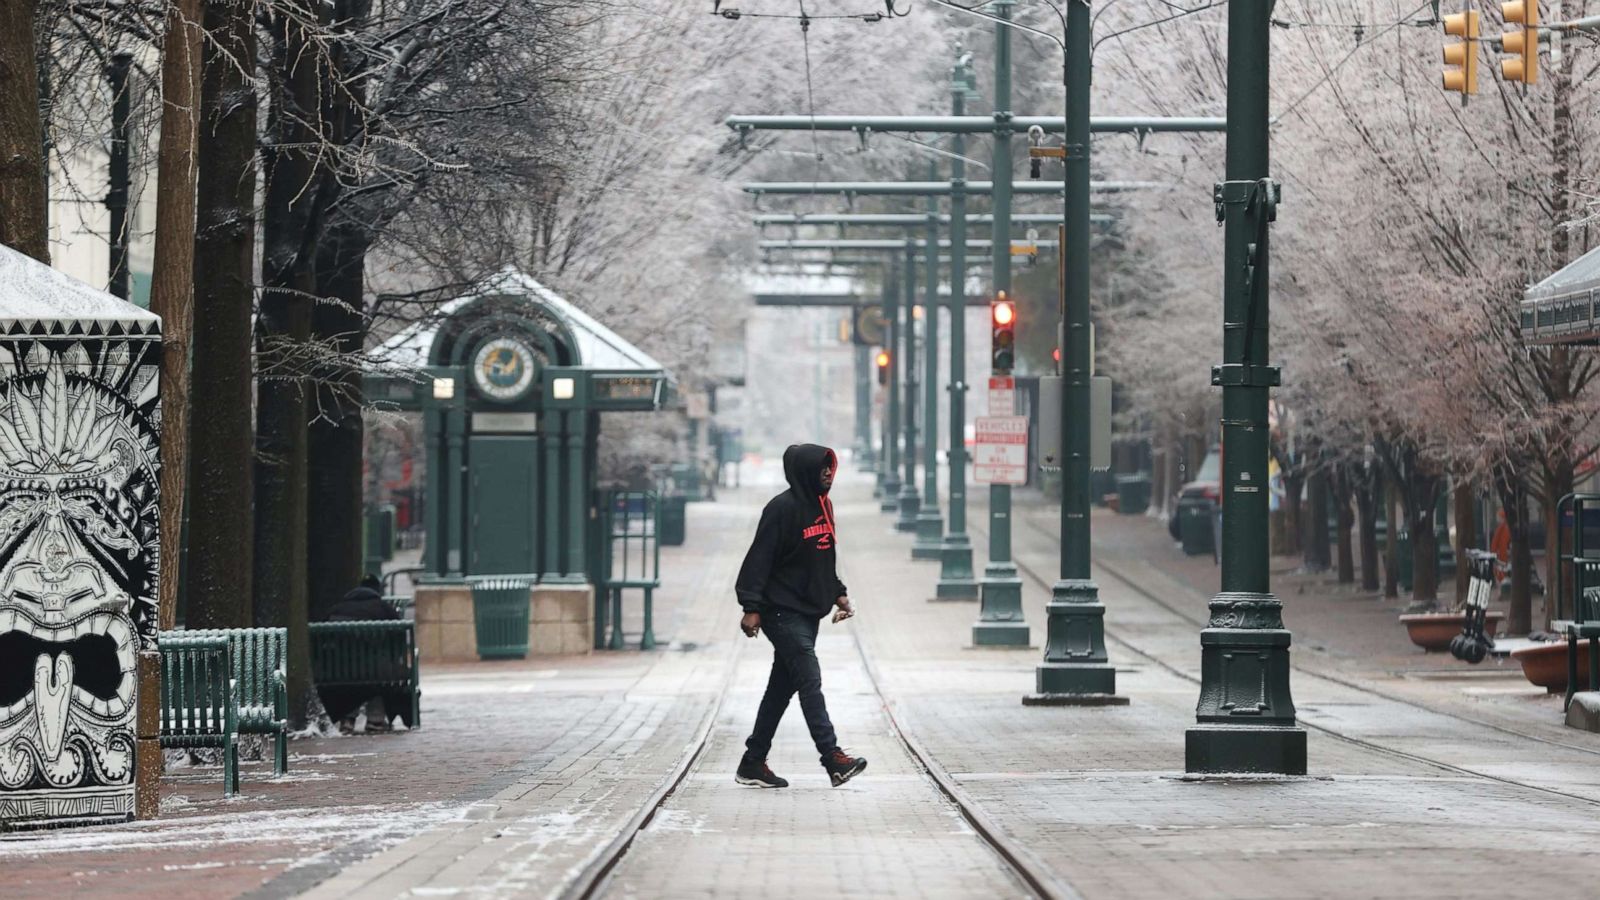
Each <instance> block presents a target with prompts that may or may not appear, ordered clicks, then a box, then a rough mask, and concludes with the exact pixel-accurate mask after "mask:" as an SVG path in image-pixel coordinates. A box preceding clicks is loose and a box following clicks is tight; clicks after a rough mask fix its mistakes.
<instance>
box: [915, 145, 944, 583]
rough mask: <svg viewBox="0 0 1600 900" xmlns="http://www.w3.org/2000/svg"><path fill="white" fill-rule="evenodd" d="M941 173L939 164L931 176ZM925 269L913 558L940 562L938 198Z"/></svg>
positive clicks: (931, 212) (931, 201) (928, 228)
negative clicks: (919, 463)
mask: <svg viewBox="0 0 1600 900" xmlns="http://www.w3.org/2000/svg"><path fill="white" fill-rule="evenodd" d="M938 174H939V170H938V165H937V164H936V163H930V164H929V175H931V176H935V177H937V176H938ZM924 230H925V234H926V236H925V237H924V239H923V253H922V260H923V269H922V287H923V291H922V293H923V301H922V505H921V507H920V508H919V509H918V510H917V522H916V534H917V539H916V541H914V542H913V543H912V545H911V558H912V559H923V560H937V559H938V558H939V555H940V553H941V551H942V548H943V546H944V517H943V516H941V515H940V514H939V249H938V248H939V198H937V197H929V198H928V218H927V222H926V223H925V225H924Z"/></svg>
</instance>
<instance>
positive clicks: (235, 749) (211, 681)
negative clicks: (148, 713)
mask: <svg viewBox="0 0 1600 900" xmlns="http://www.w3.org/2000/svg"><path fill="white" fill-rule="evenodd" d="M160 647H161V746H162V748H163V749H165V748H175V749H184V750H190V749H199V748H206V747H216V748H218V749H220V750H221V751H222V793H223V795H224V796H228V797H231V796H233V795H234V794H235V793H237V792H238V790H239V698H238V695H237V694H236V693H235V682H234V680H233V677H232V672H233V664H232V662H231V660H230V656H231V653H230V652H229V642H228V640H227V639H225V638H221V637H196V636H192V635H187V634H176V633H171V632H169V633H167V634H164V635H162V636H161V638H160Z"/></svg>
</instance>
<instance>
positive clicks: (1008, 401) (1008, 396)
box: [989, 375, 1017, 416]
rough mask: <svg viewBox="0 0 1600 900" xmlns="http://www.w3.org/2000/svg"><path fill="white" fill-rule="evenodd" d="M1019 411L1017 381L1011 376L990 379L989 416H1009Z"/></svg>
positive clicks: (995, 376)
mask: <svg viewBox="0 0 1600 900" xmlns="http://www.w3.org/2000/svg"><path fill="white" fill-rule="evenodd" d="M1016 411H1017V380H1016V379H1015V378H1012V377H1011V376H1009V375H1004V376H1001V375H994V376H991V377H990V378H989V415H991V416H1009V415H1014V414H1015V413H1016Z"/></svg>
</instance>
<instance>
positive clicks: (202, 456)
mask: <svg viewBox="0 0 1600 900" xmlns="http://www.w3.org/2000/svg"><path fill="white" fill-rule="evenodd" d="M205 27H206V31H207V33H208V34H210V35H211V40H210V41H208V42H207V44H206V53H205V79H204V80H205V83H204V91H203V96H202V100H201V111H202V119H201V128H200V139H199V157H200V178H199V190H198V193H197V197H198V199H197V204H198V211H197V214H196V231H195V256H196V258H197V259H198V260H199V262H198V264H197V265H196V266H195V267H194V279H195V291H194V293H195V322H194V355H193V365H194V387H193V392H192V396H193V400H194V408H195V409H196V410H198V417H199V419H200V420H201V422H203V423H204V424H203V425H202V426H201V427H198V428H195V429H194V430H193V433H192V434H191V435H190V451H191V455H190V461H189V490H190V505H191V508H193V509H195V510H199V511H201V514H202V515H203V516H204V519H203V520H202V521H201V522H200V523H199V525H200V527H196V528H191V529H190V531H189V561H188V573H187V588H188V590H187V593H188V601H189V609H188V622H189V624H190V625H191V626H193V627H196V628H240V627H244V626H248V625H249V624H251V619H252V603H251V590H252V587H253V586H252V584H251V583H250V581H249V579H248V577H247V576H245V575H244V573H248V572H250V571H252V566H253V561H252V558H253V554H254V524H255V520H254V515H253V513H252V509H251V503H252V500H253V497H252V494H251V488H252V481H253V479H252V477H251V474H252V468H253V465H254V458H255V448H254V446H253V438H254V424H253V422H252V419H251V403H252V399H253V390H252V388H253V384H252V382H253V379H254V377H255V373H254V367H253V365H252V363H253V355H252V346H251V341H250V320H251V316H252V313H253V312H254V307H255V213H256V170H255V152H256V94H255V89H254V86H253V85H252V84H251V83H250V82H249V81H246V77H245V73H244V72H243V71H242V70H241V69H240V68H239V66H238V64H237V61H238V60H254V59H255V53H256V50H255V29H254V23H253V20H252V16H251V4H250V3H249V2H248V0H207V2H206V8H205Z"/></svg>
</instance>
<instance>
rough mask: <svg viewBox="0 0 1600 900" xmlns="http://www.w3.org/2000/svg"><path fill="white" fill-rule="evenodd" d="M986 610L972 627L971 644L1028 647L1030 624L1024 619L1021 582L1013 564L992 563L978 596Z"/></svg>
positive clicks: (980, 613)
mask: <svg viewBox="0 0 1600 900" xmlns="http://www.w3.org/2000/svg"><path fill="white" fill-rule="evenodd" d="M979 596H980V597H981V599H982V601H983V606H982V609H981V610H980V612H979V613H978V621H977V622H975V623H973V626H972V643H973V645H974V646H978V647H1016V646H1024V647H1025V646H1027V644H1028V640H1029V638H1030V635H1029V629H1028V623H1027V621H1026V620H1025V619H1024V618H1023V615H1022V579H1020V578H1018V577H1017V576H1016V567H1015V566H1013V565H1012V564H1011V563H1010V562H1002V563H991V564H990V565H989V569H988V571H986V572H985V573H984V576H983V584H982V586H981V589H980V595H979Z"/></svg>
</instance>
